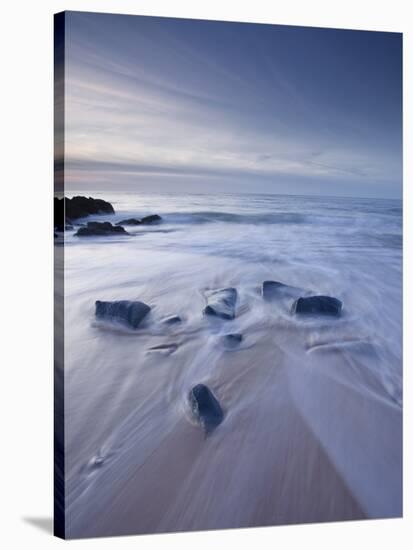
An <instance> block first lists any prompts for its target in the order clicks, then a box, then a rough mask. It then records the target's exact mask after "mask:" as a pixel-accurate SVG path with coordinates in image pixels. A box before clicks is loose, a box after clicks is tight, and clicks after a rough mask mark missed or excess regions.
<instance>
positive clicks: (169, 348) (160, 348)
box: [148, 343, 179, 355]
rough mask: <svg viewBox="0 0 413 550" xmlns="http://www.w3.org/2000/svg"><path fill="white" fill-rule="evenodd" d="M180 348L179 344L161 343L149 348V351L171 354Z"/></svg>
mask: <svg viewBox="0 0 413 550" xmlns="http://www.w3.org/2000/svg"><path fill="white" fill-rule="evenodd" d="M178 348H179V344H175V343H172V344H159V345H157V346H152V347H151V348H149V349H148V353H153V352H158V353H161V354H163V355H171V354H172V353H174V352H175V351H176V350H177V349H178Z"/></svg>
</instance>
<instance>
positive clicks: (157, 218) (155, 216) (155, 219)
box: [141, 214, 162, 224]
mask: <svg viewBox="0 0 413 550" xmlns="http://www.w3.org/2000/svg"><path fill="white" fill-rule="evenodd" d="M161 220H162V218H161V216H158V214H151V215H150V216H145V217H144V218H142V219H141V223H142V224H150V223H156V222H160V221H161Z"/></svg>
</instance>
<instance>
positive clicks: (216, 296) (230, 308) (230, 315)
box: [204, 288, 238, 319]
mask: <svg viewBox="0 0 413 550" xmlns="http://www.w3.org/2000/svg"><path fill="white" fill-rule="evenodd" d="M237 296H238V294H237V290H236V289H235V288H221V289H218V290H210V291H207V292H205V297H206V301H207V305H206V307H205V308H204V314H205V315H215V316H216V317H221V318H222V319H234V317H235V304H236V302H237Z"/></svg>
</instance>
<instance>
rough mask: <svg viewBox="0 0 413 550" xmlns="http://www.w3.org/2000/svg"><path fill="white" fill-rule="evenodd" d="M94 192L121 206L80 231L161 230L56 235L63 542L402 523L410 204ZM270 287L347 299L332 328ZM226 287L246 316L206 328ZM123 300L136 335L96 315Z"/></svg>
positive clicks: (329, 321)
mask: <svg viewBox="0 0 413 550" xmlns="http://www.w3.org/2000/svg"><path fill="white" fill-rule="evenodd" d="M83 194H84V193H83ZM91 194H92V195H93V196H96V197H98V196H100V197H101V198H104V199H105V200H108V201H109V202H111V203H112V204H113V206H114V208H115V211H116V214H115V215H112V216H95V217H90V218H88V220H93V219H97V220H102V221H103V220H109V221H111V222H112V223H115V222H117V221H119V220H121V219H125V218H129V217H140V216H143V215H148V214H154V213H156V214H160V215H161V216H162V218H163V221H162V223H160V224H156V225H151V226H141V227H139V226H135V227H130V226H128V227H126V229H127V231H129V232H130V233H131V235H130V236H116V237H95V238H78V237H76V236H74V231H66V234H65V262H66V263H65V299H66V303H65V307H66V309H65V330H66V333H65V382H66V384H65V391H66V476H67V482H66V494H67V510H68V517H67V520H68V521H67V525H68V532H69V534H70V536H75V537H76V536H92V535H99V534H129V533H145V532H163V531H176V530H186V529H208V528H225V527H244V526H250V525H272V524H281V523H297V522H305V521H327V520H341V519H356V518H362V517H385V516H397V515H400V513H401V407H402V345H401V339H402V327H401V317H402V233H401V231H402V211H401V203H400V202H399V201H390V200H387V201H386V200H372V199H368V200H367V199H344V198H309V197H287V196H270V195H219V196H208V195H185V196H180V195H173V194H170V195H159V194H152V195H150V194H146V195H144V194H141V195H137V194H135V195H132V194H116V195H111V194H110V193H105V194H101V195H99V194H96V193H91ZM80 221H82V220H80ZM267 279H273V280H277V281H281V282H283V283H286V284H289V285H293V286H295V287H298V288H301V289H303V290H305V291H309V292H311V293H314V294H327V295H331V296H335V297H337V298H339V299H340V300H341V301H342V302H343V312H342V316H341V318H340V319H317V318H312V319H299V318H296V317H295V316H293V315H292V314H291V302H292V300H291V299H289V298H283V299H282V300H279V301H277V302H271V303H266V302H264V301H263V299H262V297H261V295H260V285H261V283H262V282H263V281H264V280H267ZM224 286H234V287H236V288H237V290H238V303H237V315H236V318H235V319H234V320H233V321H227V320H219V319H212V320H211V319H208V318H205V317H203V315H202V309H203V307H204V305H205V299H204V296H203V292H204V291H205V290H206V289H212V288H220V287H224ZM117 299H127V300H141V301H144V302H146V303H147V304H148V305H150V306H151V308H152V310H151V313H150V314H149V315H148V317H147V319H146V320H145V322H144V324H143V325H142V327H141V328H139V329H138V330H137V331H136V332H132V331H128V330H126V329H124V328H122V327H121V326H114V325H108V324H102V323H97V322H96V321H95V319H94V304H95V301H96V300H117ZM172 314H178V315H180V316H181V317H182V319H183V322H182V323H181V324H179V325H172V326H165V325H163V324H162V323H161V321H162V319H163V318H164V317H167V316H169V315H172ZM229 332H241V333H242V334H243V336H244V339H243V341H242V343H241V344H240V345H239V346H238V347H237V348H236V349H227V348H226V347H225V345H224V344H223V339H222V336H223V335H224V334H227V333H229ZM157 346H162V348H161V349H158V350H156V349H151V348H156V347H157ZM199 382H203V383H206V384H208V386H209V387H210V388H211V389H212V390H213V391H214V393H215V395H216V396H217V398H218V399H219V400H220V402H221V405H222V407H223V409H224V413H225V418H224V421H223V423H222V424H221V425H220V426H219V427H218V428H217V429H216V430H215V432H213V434H212V435H211V436H209V437H208V438H205V437H204V435H203V433H202V430H201V429H200V427H199V426H198V425H197V424H196V422H194V419H193V418H192V416H191V414H190V410H189V407H188V402H187V396H188V392H189V390H190V389H191V388H192V387H193V386H194V385H195V384H197V383H199Z"/></svg>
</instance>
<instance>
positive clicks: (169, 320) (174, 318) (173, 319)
mask: <svg viewBox="0 0 413 550" xmlns="http://www.w3.org/2000/svg"><path fill="white" fill-rule="evenodd" d="M162 323H164V324H165V325H175V324H176V323H182V319H181V318H180V317H179V315H170V316H169V317H165V319H162Z"/></svg>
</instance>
